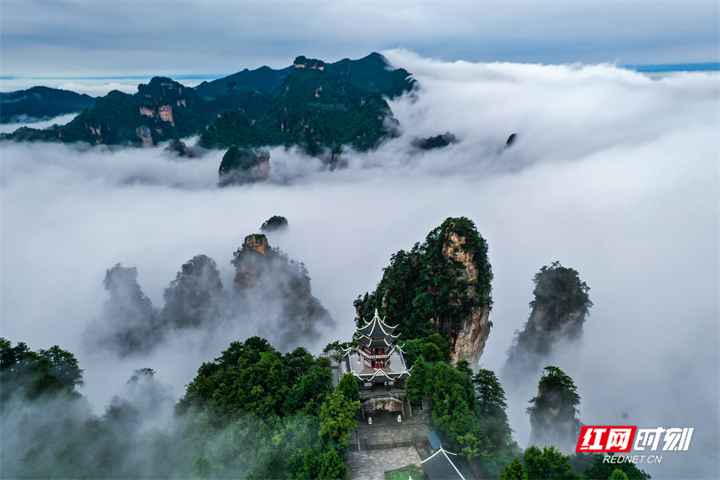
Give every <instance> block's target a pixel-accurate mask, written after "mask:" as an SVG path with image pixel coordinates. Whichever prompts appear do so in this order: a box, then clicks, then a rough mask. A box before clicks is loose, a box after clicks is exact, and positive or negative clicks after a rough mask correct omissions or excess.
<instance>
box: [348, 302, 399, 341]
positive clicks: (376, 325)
mask: <svg viewBox="0 0 720 480" xmlns="http://www.w3.org/2000/svg"><path fill="white" fill-rule="evenodd" d="M397 327H398V326H397V325H395V326H394V327H391V326H390V325H388V324H386V323H385V322H383V321H382V320H380V315H379V314H378V311H377V309H376V310H375V316H373V318H372V320H370V321H369V322H367V323H366V324H365V325H363V326H362V327H360V328H358V329H357V331H358V333H359V334H361V335H364V336H366V337H371V338H382V337H387V336H389V335H392V333H393V332H394V331H395V329H396V328H397ZM376 329H378V330H379V332H378V331H376ZM380 333H382V335H380Z"/></svg>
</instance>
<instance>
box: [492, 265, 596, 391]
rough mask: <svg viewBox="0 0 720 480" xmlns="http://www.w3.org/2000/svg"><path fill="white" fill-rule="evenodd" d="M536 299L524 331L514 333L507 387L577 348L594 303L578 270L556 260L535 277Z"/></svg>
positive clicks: (507, 367)
mask: <svg viewBox="0 0 720 480" xmlns="http://www.w3.org/2000/svg"><path fill="white" fill-rule="evenodd" d="M533 281H534V282H535V290H534V292H533V293H534V296H535V299H534V300H533V301H532V302H530V308H532V312H531V313H530V317H529V318H528V321H527V322H526V323H525V326H524V328H523V330H522V331H517V332H515V338H514V339H513V344H512V345H511V347H510V349H509V350H508V359H507V362H506V363H505V366H504V368H503V375H504V376H505V377H506V379H507V380H506V382H507V383H508V386H510V387H512V384H521V383H524V382H525V381H526V380H527V379H529V378H532V377H535V378H537V377H536V375H537V374H538V373H539V372H540V370H541V369H542V368H543V367H545V366H546V365H547V364H548V362H550V361H553V360H554V357H556V355H557V354H559V353H562V352H568V351H570V350H572V349H573V348H576V347H577V345H578V344H579V340H580V339H581V338H582V334H583V324H584V323H585V317H586V316H587V315H588V311H589V309H590V307H592V302H591V301H590V297H589V296H588V291H589V290H590V287H588V286H587V284H586V283H585V282H583V281H581V280H580V277H579V276H578V272H577V271H576V270H573V269H572V268H566V267H563V266H562V265H561V264H560V262H554V263H553V264H552V265H551V266H549V267H547V266H546V267H542V268H541V269H540V272H538V273H537V274H536V275H535V278H534V279H533Z"/></svg>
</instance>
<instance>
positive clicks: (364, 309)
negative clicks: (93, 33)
mask: <svg viewBox="0 0 720 480" xmlns="http://www.w3.org/2000/svg"><path fill="white" fill-rule="evenodd" d="M491 280H492V269H491V266H490V263H489V262H488V258H487V243H486V242H485V240H484V239H483V238H482V236H480V234H479V233H478V232H477V229H476V228H475V225H474V224H473V222H472V221H471V220H468V219H467V218H464V217H460V218H448V219H446V220H445V222H443V224H442V225H441V226H439V227H437V228H436V229H434V230H433V231H432V232H430V234H428V236H427V238H426V239H425V242H424V243H423V244H422V245H420V244H416V245H415V246H414V247H413V249H412V250H411V251H409V252H405V251H403V250H400V251H399V252H397V253H396V254H394V255H393V256H392V257H391V263H390V266H388V267H387V268H386V269H385V270H384V274H383V278H382V280H381V281H380V283H379V284H378V287H377V289H376V290H375V292H374V293H367V294H365V296H364V297H363V298H361V297H358V299H357V300H356V301H355V308H356V310H357V314H358V319H359V318H363V317H365V318H368V317H370V316H371V315H372V311H373V310H374V309H376V308H377V309H378V310H379V311H380V314H381V315H385V316H386V322H387V323H388V324H397V325H398V329H397V331H396V332H397V333H402V335H403V337H402V338H403V339H407V340H410V339H414V338H422V337H425V336H427V335H429V334H431V333H439V334H441V335H442V336H443V337H444V338H445V339H446V340H448V342H449V344H450V346H451V348H452V360H453V362H457V361H458V360H461V359H464V360H467V361H468V362H470V363H471V364H472V365H473V366H474V365H476V364H477V361H478V360H479V359H480V357H481V356H482V353H483V350H484V348H485V342H486V340H487V338H488V336H489V334H490V327H491V325H492V324H491V323H490V321H489V314H490V309H491V305H492V299H491V295H490V294H491V288H490V281H491ZM358 322H359V320H358ZM358 326H361V325H360V323H358Z"/></svg>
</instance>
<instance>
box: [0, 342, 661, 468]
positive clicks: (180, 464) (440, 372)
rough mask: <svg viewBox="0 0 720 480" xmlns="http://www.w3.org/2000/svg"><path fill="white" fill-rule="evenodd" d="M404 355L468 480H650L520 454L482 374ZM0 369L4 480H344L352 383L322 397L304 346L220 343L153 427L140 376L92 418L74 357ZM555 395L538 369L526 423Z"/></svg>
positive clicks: (496, 389)
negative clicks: (467, 469)
mask: <svg viewBox="0 0 720 480" xmlns="http://www.w3.org/2000/svg"><path fill="white" fill-rule="evenodd" d="M428 345H432V347H428V348H426V347H427V346H428ZM416 347H418V348H417V350H416V351H420V352H422V353H421V354H420V355H419V356H417V357H416V358H415V360H414V365H413V375H412V376H411V377H410V379H409V380H408V384H407V393H408V396H409V398H410V400H411V402H418V401H420V400H421V399H422V398H427V399H429V401H430V404H431V412H432V422H433V425H434V426H435V428H437V429H439V430H440V431H442V432H443V433H444V434H445V435H446V437H447V438H448V439H449V440H450V441H451V443H452V446H453V448H454V449H455V451H458V452H460V455H461V457H462V458H463V461H465V462H467V464H468V466H469V467H470V469H471V471H472V472H473V474H474V475H476V476H477V478H502V479H523V478H524V479H568V478H569V479H607V478H630V479H649V478H650V476H649V475H647V474H646V473H645V472H643V471H641V470H639V469H637V468H636V467H635V466H634V465H633V464H631V463H624V464H613V465H611V464H608V463H604V462H603V456H602V455H600V454H574V455H564V454H562V453H561V452H560V451H559V450H558V449H556V448H555V447H553V446H548V447H544V448H542V449H541V448H538V447H536V446H530V447H528V448H527V449H525V450H524V451H521V449H520V448H519V447H518V445H517V444H516V443H515V442H514V441H513V439H512V429H511V428H510V426H509V424H508V419H507V415H506V413H505V409H506V407H507V404H506V398H505V392H504V390H503V388H502V386H501V385H500V382H499V381H498V379H497V377H496V376H495V374H494V373H493V372H492V371H489V370H485V369H480V370H479V371H478V372H477V373H473V371H472V370H471V369H470V368H469V365H468V363H467V362H466V361H460V362H458V363H457V364H456V365H450V364H449V363H448V360H449V347H448V345H447V342H445V341H444V339H442V338H441V337H440V336H438V335H431V336H429V337H428V338H427V339H423V340H418V341H417V342H416ZM0 359H1V360H2V362H1V364H0V380H1V381H2V387H3V388H2V397H0V414H2V421H3V432H4V434H3V449H2V452H1V455H2V467H1V469H2V476H3V477H4V478H10V477H12V478H281V479H295V478H297V479H342V478H346V477H347V467H346V466H345V464H344V463H343V459H344V457H345V456H346V455H347V452H348V438H349V434H350V432H352V431H353V430H355V428H356V425H357V423H356V411H357V409H359V408H360V402H359V394H358V388H357V383H356V381H355V379H354V377H353V376H352V375H351V374H346V375H345V376H344V377H342V378H341V379H340V382H339V383H338V384H337V386H336V387H335V388H333V386H332V380H331V377H332V374H331V370H330V368H329V367H330V360H329V359H328V358H326V357H323V356H321V357H314V356H313V355H311V354H310V353H309V352H308V351H307V350H306V349H304V348H302V347H299V348H296V349H295V350H293V351H291V352H288V353H284V354H283V353H281V352H279V351H277V350H276V349H275V348H273V347H272V345H270V343H269V342H268V341H267V340H265V339H262V338H259V337H251V338H248V339H247V340H245V341H242V342H240V341H235V342H232V343H231V344H230V346H229V347H228V348H227V349H226V350H225V351H223V352H222V353H221V355H220V356H219V357H218V358H216V359H215V360H213V361H209V362H205V363H203V364H202V365H201V366H200V367H199V369H198V372H197V376H196V377H195V378H194V379H193V380H192V382H190V384H188V385H187V389H186V392H185V395H184V396H183V397H182V398H181V399H180V400H179V401H178V402H177V403H176V405H175V409H174V415H173V416H172V417H171V418H170V419H169V420H168V422H167V423H166V424H162V425H160V426H158V427H156V428H147V424H148V421H149V419H150V418H152V417H153V416H154V415H156V414H157V412H156V411H154V410H153V407H154V406H156V405H157V403H158V402H159V401H160V400H162V399H161V398H159V395H160V394H159V392H161V391H162V389H160V388H159V386H158V384H157V382H156V381H155V380H154V378H153V376H154V371H153V370H151V369H149V368H145V369H141V370H137V371H136V372H135V373H134V375H133V376H132V377H131V378H130V379H129V381H128V389H129V391H130V392H133V395H132V396H131V397H130V398H128V399H119V398H116V399H114V402H113V404H111V405H109V406H108V407H107V408H106V410H105V413H104V414H103V415H100V416H98V415H95V414H94V413H92V411H91V409H90V407H89V404H88V403H87V401H86V400H85V398H84V397H83V396H82V395H80V394H79V393H78V392H77V387H78V386H80V385H82V383H83V380H82V370H81V369H80V368H79V365H78V363H77V360H76V359H75V356H74V355H73V354H72V353H70V352H68V351H65V350H62V349H61V348H60V347H58V346H54V347H52V348H50V349H48V350H39V351H32V350H30V348H29V347H28V346H27V345H25V344H24V343H18V344H16V345H15V346H14V347H13V346H12V344H11V342H10V341H8V340H6V339H4V338H3V339H0ZM557 377H560V381H557V380H555V379H556V378H557ZM563 392H568V394H571V396H573V398H574V399H575V401H579V396H577V394H576V392H575V388H574V385H573V384H572V380H571V379H570V378H569V377H567V376H566V375H565V374H564V373H563V372H562V371H560V370H559V369H557V368H556V367H548V369H546V375H545V376H544V377H543V378H542V379H541V381H540V384H539V394H538V397H536V398H534V399H532V401H531V403H532V404H533V405H532V407H531V408H530V410H531V411H532V412H533V415H534V414H535V412H537V411H540V410H542V409H543V408H544V406H543V405H544V403H543V402H544V401H543V400H542V398H543V396H548V395H554V394H555V395H557V394H563ZM537 427H538V424H537V423H536V422H533V428H534V429H535V428H537ZM617 471H619V472H620V473H617ZM623 475H625V476H623Z"/></svg>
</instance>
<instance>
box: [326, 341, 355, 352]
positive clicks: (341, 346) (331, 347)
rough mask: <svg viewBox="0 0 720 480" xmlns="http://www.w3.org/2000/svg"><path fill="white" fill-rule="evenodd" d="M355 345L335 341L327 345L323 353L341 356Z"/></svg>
mask: <svg viewBox="0 0 720 480" xmlns="http://www.w3.org/2000/svg"><path fill="white" fill-rule="evenodd" d="M353 345H354V343H353V342H340V341H339V340H335V341H334V342H331V343H328V344H327V345H325V348H323V351H322V353H323V354H325V355H328V354H330V355H339V354H340V353H341V352H342V351H343V350H345V349H347V348H350V347H351V346H353Z"/></svg>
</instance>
